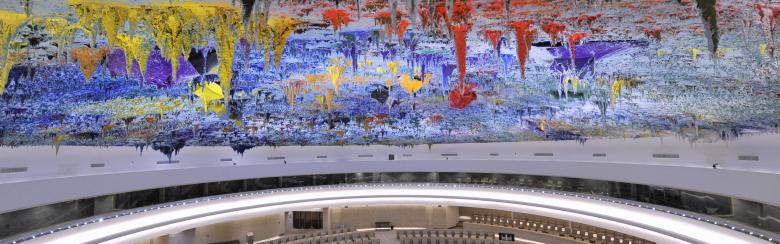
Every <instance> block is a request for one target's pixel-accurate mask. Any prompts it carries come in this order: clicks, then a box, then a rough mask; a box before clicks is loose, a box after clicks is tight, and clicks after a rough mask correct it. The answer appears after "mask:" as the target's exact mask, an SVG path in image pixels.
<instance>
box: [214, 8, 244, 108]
mask: <svg viewBox="0 0 780 244" xmlns="http://www.w3.org/2000/svg"><path fill="white" fill-rule="evenodd" d="M241 26H243V25H242V24H241V18H240V17H239V15H232V16H228V15H226V14H222V15H221V16H220V18H219V21H218V24H217V33H216V42H217V57H219V61H220V62H219V72H218V73H219V81H220V84H221V85H222V91H223V92H224V93H229V92H230V87H231V82H232V81H231V79H232V78H233V56H234V55H235V47H236V41H237V40H238V37H240V36H241V34H242V33H243V28H241ZM236 34H238V35H236ZM225 98H226V99H227V98H228V97H225Z"/></svg>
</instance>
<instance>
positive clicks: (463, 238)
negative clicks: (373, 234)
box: [396, 229, 509, 244]
mask: <svg viewBox="0 0 780 244" xmlns="http://www.w3.org/2000/svg"><path fill="white" fill-rule="evenodd" d="M396 238H398V240H399V241H400V242H401V243H402V244H503V243H509V242H507V241H500V240H498V235H497V234H496V233H492V232H484V231H475V232H471V231H464V230H463V229H453V230H408V231H398V232H397V233H396Z"/></svg>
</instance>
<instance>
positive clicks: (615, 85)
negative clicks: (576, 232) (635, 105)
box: [611, 79, 626, 105]
mask: <svg viewBox="0 0 780 244" xmlns="http://www.w3.org/2000/svg"><path fill="white" fill-rule="evenodd" d="M625 83H626V80H624V79H616V80H615V81H613V82H612V99H611V101H612V105H615V104H617V99H618V96H620V91H621V90H622V89H623V84H625Z"/></svg>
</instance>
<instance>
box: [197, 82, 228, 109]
mask: <svg viewBox="0 0 780 244" xmlns="http://www.w3.org/2000/svg"><path fill="white" fill-rule="evenodd" d="M193 94H195V96H198V97H199V98H200V100H201V101H202V102H203V109H204V110H205V112H206V114H208V112H209V109H212V110H214V108H215V104H212V102H213V101H217V100H220V99H222V98H224V97H225V95H224V94H223V93H222V87H220V86H219V85H218V84H217V83H214V82H209V83H206V85H205V86H200V85H196V86H195V91H194V92H193ZM216 106H217V107H218V106H219V105H216ZM214 111H215V112H217V113H219V111H217V110H214Z"/></svg>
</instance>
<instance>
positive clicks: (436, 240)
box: [400, 237, 512, 244]
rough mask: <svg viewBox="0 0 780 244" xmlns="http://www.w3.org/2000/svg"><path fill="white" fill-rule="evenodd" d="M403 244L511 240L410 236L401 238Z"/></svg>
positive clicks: (504, 243)
mask: <svg viewBox="0 0 780 244" xmlns="http://www.w3.org/2000/svg"><path fill="white" fill-rule="evenodd" d="M400 241H401V244H509V243H512V242H510V241H499V240H489V239H468V238H437V237H431V238H410V239H402V240H400Z"/></svg>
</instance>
